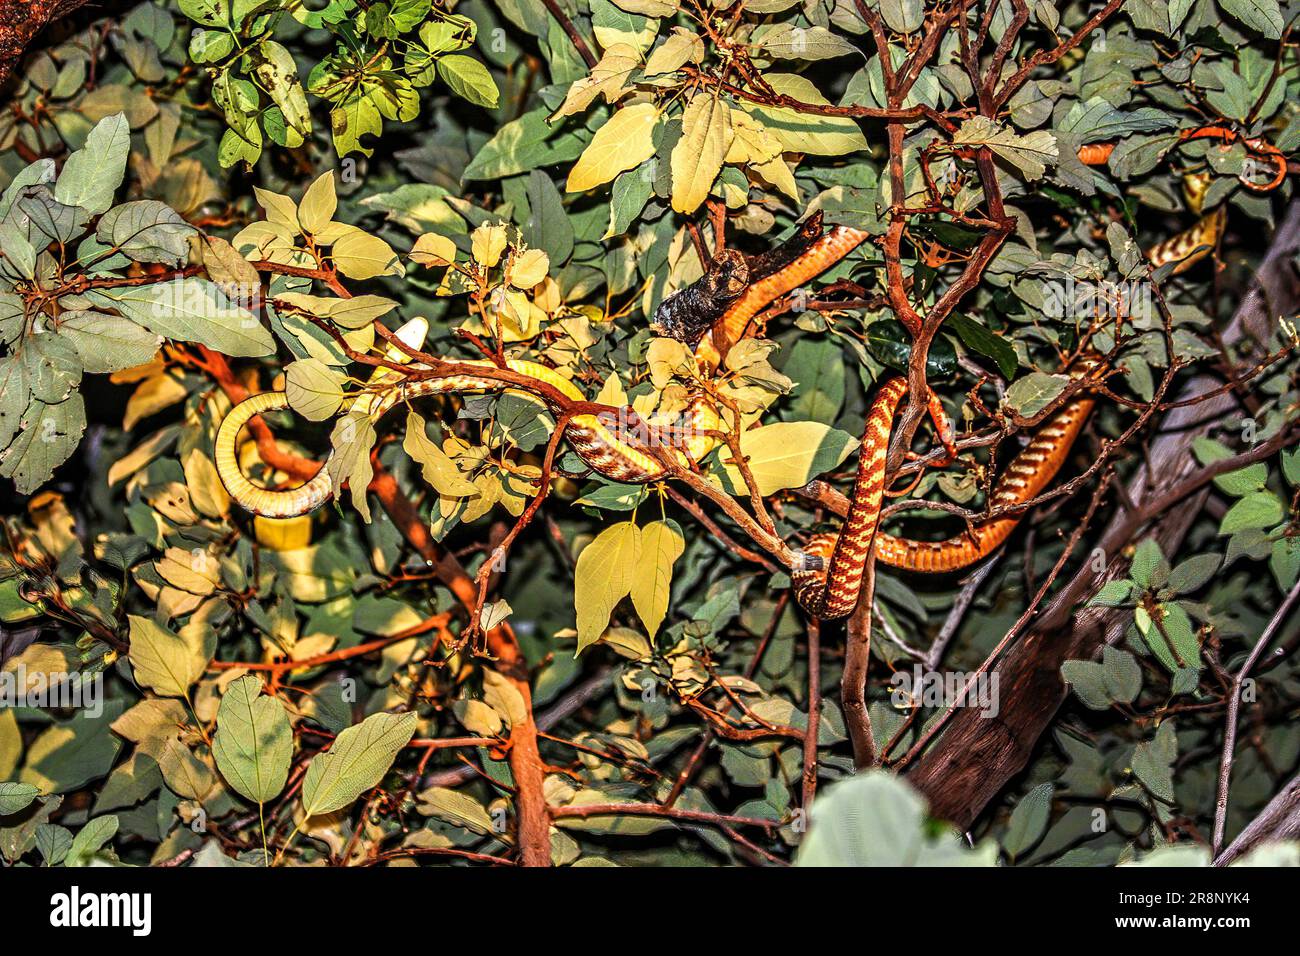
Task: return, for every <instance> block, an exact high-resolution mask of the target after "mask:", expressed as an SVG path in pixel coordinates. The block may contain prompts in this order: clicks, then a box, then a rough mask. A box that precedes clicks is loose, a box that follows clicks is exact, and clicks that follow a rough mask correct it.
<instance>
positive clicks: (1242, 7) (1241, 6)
mask: <svg viewBox="0 0 1300 956" xmlns="http://www.w3.org/2000/svg"><path fill="white" fill-rule="evenodd" d="M1219 5H1220V6H1221V7H1223V9H1224V10H1227V11H1228V13H1230V14H1232V15H1233V16H1234V17H1236V18H1237V19H1238V20H1240V21H1241V22H1242V23H1244V24H1246V26H1248V27H1250V28H1251V29H1254V30H1258V31H1259V32H1260V33H1262V34H1264V37H1265V38H1266V39H1269V40H1277V39H1279V38H1281V36H1282V27H1283V25H1284V24H1283V20H1282V7H1281V5H1280V4H1279V3H1278V0H1219Z"/></svg>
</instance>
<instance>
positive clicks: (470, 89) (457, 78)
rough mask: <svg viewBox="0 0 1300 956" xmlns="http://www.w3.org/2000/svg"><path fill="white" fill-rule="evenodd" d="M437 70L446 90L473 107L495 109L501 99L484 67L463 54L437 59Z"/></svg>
mask: <svg viewBox="0 0 1300 956" xmlns="http://www.w3.org/2000/svg"><path fill="white" fill-rule="evenodd" d="M438 69H439V70H440V71H441V74H442V80H443V82H444V83H446V84H447V87H448V89H450V90H451V91H452V92H453V93H455V94H456V95H457V96H459V97H460V98H461V99H463V100H469V102H471V103H473V104H474V105H475V106H485V107H487V108H488V109H492V110H494V109H496V108H497V103H498V102H499V101H500V99H501V93H500V91H498V90H497V84H496V81H495V80H494V79H492V74H491V73H489V72H488V69H487V67H486V66H484V65H483V64H482V63H480V62H479V61H478V60H476V59H474V58H473V57H472V56H466V55H465V54H464V53H448V54H446V55H445V56H442V57H439V58H438Z"/></svg>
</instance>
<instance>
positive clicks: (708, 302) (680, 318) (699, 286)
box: [650, 249, 750, 347]
mask: <svg viewBox="0 0 1300 956" xmlns="http://www.w3.org/2000/svg"><path fill="white" fill-rule="evenodd" d="M749 280H750V274H749V264H748V263H747V262H746V261H745V257H744V256H742V255H741V254H740V253H739V252H737V251H736V250H734V249H724V250H723V251H722V252H720V253H718V255H717V256H715V257H714V259H713V261H712V262H710V263H709V268H708V271H707V272H705V273H704V275H703V276H701V277H700V278H699V279H697V280H696V281H695V282H692V283H691V284H690V285H688V286H687V287H686V288H684V289H679V290H677V291H676V292H674V293H673V294H672V295H670V296H668V298H666V299H664V300H663V301H662V302H660V303H659V308H658V309H656V310H655V314H654V318H653V319H651V320H650V330H651V331H652V332H654V333H655V334H657V335H666V336H668V337H669V338H673V339H676V340H677V341H679V342H684V343H686V344H687V345H689V346H691V347H694V346H696V345H698V344H699V341H700V339H702V338H704V334H705V333H706V332H708V331H709V329H711V328H713V325H714V323H716V322H717V321H718V319H719V318H721V317H722V314H723V313H724V312H725V311H726V310H727V307H728V306H730V305H731V303H733V302H735V301H736V300H737V299H738V298H740V297H741V296H742V295H744V293H745V290H746V289H747V288H749Z"/></svg>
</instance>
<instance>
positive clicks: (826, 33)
mask: <svg viewBox="0 0 1300 956" xmlns="http://www.w3.org/2000/svg"><path fill="white" fill-rule="evenodd" d="M910 2H912V3H914V4H915V5H916V6H917V7H918V8H920V7H921V0H910ZM758 45H759V46H760V47H762V48H763V49H764V50H766V51H767V52H768V53H770V54H771V55H772V56H774V57H777V58H778V59H782V60H802V61H804V62H809V61H813V60H831V59H834V58H835V57H837V56H847V55H848V54H851V53H856V54H859V55H861V51H860V50H859V49H858V48H857V47H855V46H854V45H853V44H852V43H850V42H849V41H848V40H846V39H844V38H843V37H841V36H838V35H837V34H834V33H831V31H830V30H827V29H826V28H825V27H818V26H812V27H798V26H795V25H794V24H792V23H778V24H776V25H775V26H774V27H773V28H772V29H770V30H768V31H767V32H766V33H764V34H763V38H762V39H761V40H759V41H758Z"/></svg>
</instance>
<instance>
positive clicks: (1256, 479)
mask: <svg viewBox="0 0 1300 956" xmlns="http://www.w3.org/2000/svg"><path fill="white" fill-rule="evenodd" d="M1214 484H1215V485H1216V486H1217V487H1218V488H1219V490H1221V491H1224V492H1227V493H1228V494H1230V495H1232V496H1233V497H1235V498H1240V497H1242V496H1243V495H1248V494H1250V493H1251V492H1252V491H1262V490H1263V489H1264V486H1265V485H1267V484H1268V465H1266V464H1264V463H1263V462H1262V461H1257V462H1255V463H1254V464H1251V465H1247V466H1246V467H1245V468H1238V469H1237V470H1236V471H1230V472H1228V473H1227V474H1223V475H1216V476H1215V477H1214Z"/></svg>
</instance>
